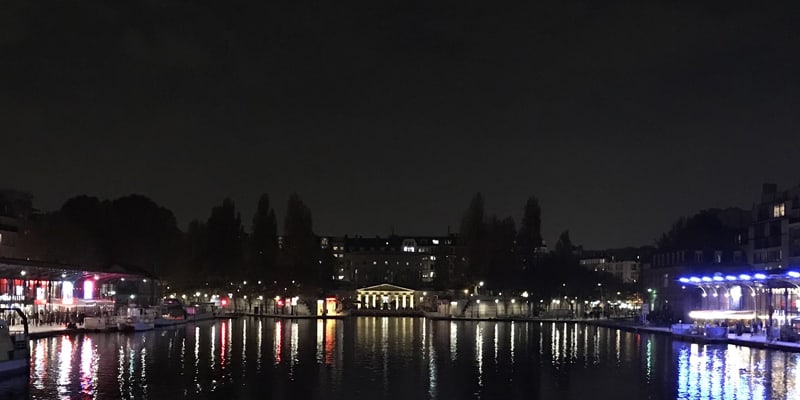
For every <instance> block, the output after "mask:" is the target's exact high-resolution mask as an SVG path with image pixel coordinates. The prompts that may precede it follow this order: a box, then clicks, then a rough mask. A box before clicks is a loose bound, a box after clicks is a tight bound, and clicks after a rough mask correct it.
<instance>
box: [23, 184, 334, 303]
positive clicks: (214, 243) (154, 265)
mask: <svg viewBox="0 0 800 400" xmlns="http://www.w3.org/2000/svg"><path fill="white" fill-rule="evenodd" d="M285 215H286V217H285V219H284V221H283V226H282V227H283V235H282V238H283V241H282V245H281V244H280V243H279V240H278V238H279V234H278V222H277V218H276V213H275V210H274V208H273V207H272V205H271V203H270V200H269V197H268V196H267V195H266V194H264V195H262V196H261V197H260V198H259V199H258V207H257V209H256V213H255V215H254V216H253V218H252V220H251V222H250V224H249V226H247V227H245V222H243V221H242V217H241V215H240V214H239V212H238V211H237V210H236V205H235V204H234V202H233V200H231V199H229V198H226V199H224V200H223V201H222V202H221V204H219V205H217V206H215V207H213V208H212V209H211V212H210V215H209V216H208V218H207V219H206V220H194V221H192V222H191V223H190V224H189V226H188V229H187V230H186V232H183V231H181V230H180V229H179V228H178V226H177V222H176V219H175V216H174V215H173V213H172V212H171V211H170V210H168V209H166V208H164V207H161V206H159V205H158V204H156V203H155V202H153V201H152V200H150V199H148V198H147V197H144V196H140V195H130V196H125V197H121V198H118V199H115V200H100V199H98V198H96V197H90V196H84V195H81V196H77V197H74V198H71V199H69V200H67V201H66V202H65V203H64V205H63V206H62V207H61V208H60V209H59V210H57V211H53V212H49V213H43V214H38V215H35V216H34V217H32V219H31V221H30V223H29V224H28V227H27V228H26V230H25V232H24V235H23V237H22V240H20V243H19V249H20V251H21V254H24V255H25V257H26V258H29V259H34V260H40V261H48V262H58V263H66V264H77V265H81V266H87V267H95V268H109V267H111V266H113V265H115V264H118V265H124V266H126V267H133V268H138V269H141V270H143V271H146V272H148V273H151V274H154V275H156V276H159V277H162V278H165V279H168V280H169V281H170V282H172V283H173V285H175V286H178V287H181V286H184V287H197V286H203V285H205V284H206V283H209V284H210V285H220V284H222V283H224V282H227V281H232V280H247V279H250V280H253V281H259V280H260V281H263V282H264V284H268V283H269V284H277V285H282V284H285V283H287V282H291V281H295V282H296V283H297V284H299V285H304V286H306V287H324V286H325V283H326V282H329V281H330V276H331V274H332V271H333V257H332V256H331V255H330V254H327V252H325V251H323V250H322V249H321V248H320V246H319V245H318V239H317V237H316V235H315V234H314V231H313V224H312V216H311V210H310V209H309V208H308V206H306V205H305V203H303V201H302V200H301V198H300V197H299V196H298V195H297V194H293V195H292V196H291V197H290V198H289V201H288V204H287V209H286V214H285ZM246 228H247V229H246ZM248 232H249V233H248Z"/></svg>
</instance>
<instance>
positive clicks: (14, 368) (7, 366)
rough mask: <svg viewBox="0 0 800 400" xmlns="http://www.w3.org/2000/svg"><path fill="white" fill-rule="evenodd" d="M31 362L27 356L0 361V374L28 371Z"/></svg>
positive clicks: (24, 372)
mask: <svg viewBox="0 0 800 400" xmlns="http://www.w3.org/2000/svg"><path fill="white" fill-rule="evenodd" d="M30 369H31V362H30V360H29V359H28V358H19V359H16V360H7V361H0V376H2V377H5V376H14V375H21V374H27V373H29V372H30Z"/></svg>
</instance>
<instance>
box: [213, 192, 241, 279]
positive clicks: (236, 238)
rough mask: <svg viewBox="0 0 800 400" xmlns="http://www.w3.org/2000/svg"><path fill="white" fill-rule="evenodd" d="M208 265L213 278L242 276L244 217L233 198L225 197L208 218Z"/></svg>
mask: <svg viewBox="0 0 800 400" xmlns="http://www.w3.org/2000/svg"><path fill="white" fill-rule="evenodd" d="M207 226H208V266H209V268H210V270H209V275H210V277H211V278H212V280H221V279H228V278H242V277H243V270H242V260H243V257H242V243H243V238H244V230H243V229H242V219H241V217H240V216H239V214H238V213H237V212H236V206H235V205H234V203H233V200H231V199H230V198H225V199H224V200H223V201H222V204H221V205H219V206H215V207H214V208H212V209H211V216H210V217H209V218H208V224H207Z"/></svg>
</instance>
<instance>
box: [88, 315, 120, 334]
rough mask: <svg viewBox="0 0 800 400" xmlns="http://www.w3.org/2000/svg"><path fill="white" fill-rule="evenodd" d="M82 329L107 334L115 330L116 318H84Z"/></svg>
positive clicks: (109, 316)
mask: <svg viewBox="0 0 800 400" xmlns="http://www.w3.org/2000/svg"><path fill="white" fill-rule="evenodd" d="M83 328H84V329H86V330H87V331H97V332H108V331H113V330H115V329H117V318H116V317H114V316H113V315H99V316H91V317H85V318H84V319H83Z"/></svg>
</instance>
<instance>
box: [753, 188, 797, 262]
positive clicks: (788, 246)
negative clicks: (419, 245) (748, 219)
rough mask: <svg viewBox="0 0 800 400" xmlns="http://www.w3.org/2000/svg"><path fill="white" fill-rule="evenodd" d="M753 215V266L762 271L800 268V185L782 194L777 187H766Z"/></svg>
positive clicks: (754, 208)
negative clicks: (798, 266)
mask: <svg viewBox="0 0 800 400" xmlns="http://www.w3.org/2000/svg"><path fill="white" fill-rule="evenodd" d="M752 216H753V224H752V226H751V227H750V229H749V232H748V233H749V238H750V241H749V247H748V250H749V251H748V259H749V262H750V264H752V265H753V266H754V267H755V268H756V269H761V270H772V269H781V268H791V267H793V266H797V265H800V185H797V186H794V187H791V188H789V189H786V190H782V191H779V190H778V187H777V185H775V184H772V183H766V184H764V185H763V186H762V190H761V197H760V199H759V202H758V203H756V204H755V205H754V206H753V210H752Z"/></svg>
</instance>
